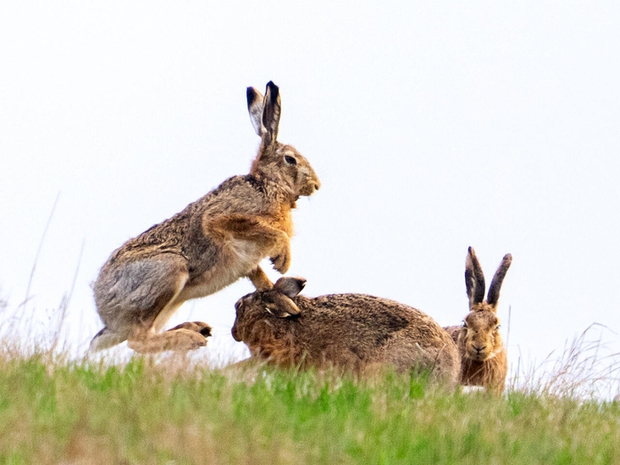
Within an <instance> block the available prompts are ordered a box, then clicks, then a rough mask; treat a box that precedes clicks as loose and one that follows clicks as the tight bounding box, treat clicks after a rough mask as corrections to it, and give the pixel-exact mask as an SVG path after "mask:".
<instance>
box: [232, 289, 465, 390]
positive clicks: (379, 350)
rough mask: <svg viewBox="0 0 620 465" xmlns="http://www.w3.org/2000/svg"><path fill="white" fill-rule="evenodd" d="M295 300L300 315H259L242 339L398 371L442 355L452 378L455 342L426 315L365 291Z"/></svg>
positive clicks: (318, 359) (302, 357)
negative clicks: (364, 292)
mask: <svg viewBox="0 0 620 465" xmlns="http://www.w3.org/2000/svg"><path fill="white" fill-rule="evenodd" d="M293 300H294V302H295V303H296V304H297V306H298V307H299V309H300V315H299V316H298V317H296V318H286V319H283V318H276V317H273V316H272V315H269V314H263V315H262V318H260V319H259V320H258V321H256V322H255V323H254V324H253V325H252V330H251V331H250V332H248V331H247V330H246V331H244V333H245V334H244V335H243V337H242V339H243V340H244V342H246V343H247V344H248V346H249V347H250V350H251V351H252V352H253V353H255V354H257V355H259V356H261V357H263V358H264V357H267V358H269V357H271V358H272V359H274V358H278V357H281V358H284V359H285V360H287V361H289V360H288V359H290V362H296V363H300V362H304V363H308V364H315V365H324V364H326V363H330V364H333V365H338V366H344V367H346V368H349V369H353V370H356V371H359V370H361V369H363V368H364V367H366V366H370V365H372V364H375V365H376V364H377V363H379V364H390V365H394V366H396V367H397V368H398V369H408V368H413V367H415V366H423V367H426V368H431V369H432V368H435V367H436V364H437V361H438V360H439V359H441V362H440V365H441V367H439V369H440V370H447V371H449V372H451V373H450V374H448V376H447V377H448V378H450V381H451V382H456V376H457V373H458V366H459V362H458V353H457V350H456V346H455V345H454V343H453V342H452V340H451V339H450V337H449V336H448V335H447V333H445V331H443V330H442V329H441V327H440V326H439V325H438V324H437V323H436V322H435V321H434V320H433V319H432V318H431V317H429V316H428V315H426V314H425V313H423V312H421V311H419V310H417V309H415V308H413V307H409V306H406V305H403V304H400V303H397V302H394V301H391V300H388V299H382V298H378V297H374V296H369V295H364V294H332V295H325V296H321V297H316V298H307V297H304V296H297V297H295V298H294V299H293ZM442 354H443V355H442ZM287 357H288V359H287ZM444 365H445V366H444Z"/></svg>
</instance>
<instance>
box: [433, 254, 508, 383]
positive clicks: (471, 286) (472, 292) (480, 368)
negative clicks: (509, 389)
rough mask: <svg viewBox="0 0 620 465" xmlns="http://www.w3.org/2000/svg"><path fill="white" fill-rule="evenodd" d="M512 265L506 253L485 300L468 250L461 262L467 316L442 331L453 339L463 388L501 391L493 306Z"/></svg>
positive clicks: (503, 370) (502, 351)
mask: <svg viewBox="0 0 620 465" xmlns="http://www.w3.org/2000/svg"><path fill="white" fill-rule="evenodd" d="M511 263H512V255H510V254H506V255H505V256H504V258H503V259H502V262H501V263H500V265H499V268H498V269H497V271H496V272H495V276H493V280H492V281H491V286H490V287H489V293H488V294H487V300H484V291H485V283H484V274H483V273H482V267H481V266H480V262H479V261H478V258H477V257H476V253H475V252H474V249H473V248H472V247H469V250H468V253H467V260H466V262H465V287H466V288H467V297H468V298H469V314H468V315H467V316H466V317H465V320H463V325H462V326H449V327H446V328H444V329H445V330H446V331H447V332H448V333H449V334H450V335H451V336H452V339H454V342H456V345H457V346H458V349H459V353H460V355H461V374H460V379H459V382H460V383H461V384H463V385H466V386H483V387H484V388H486V389H487V390H488V391H492V392H495V393H498V394H501V393H502V392H504V388H505V383H506V374H507V373H508V358H507V355H506V347H505V346H504V343H503V342H502V337H501V335H500V333H499V318H498V317H497V303H498V301H499V291H500V288H501V287H502V282H503V281H504V277H505V276H506V272H507V271H508V268H510V264H511Z"/></svg>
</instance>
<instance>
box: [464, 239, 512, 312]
mask: <svg viewBox="0 0 620 465" xmlns="http://www.w3.org/2000/svg"><path fill="white" fill-rule="evenodd" d="M511 263H512V255H510V254H506V255H504V258H503V259H502V262H501V263H500V265H499V267H498V268H497V271H496V272H495V276H493V280H492V281H491V286H490V287H489V293H488V294H487V302H488V304H489V305H490V306H491V307H492V308H493V309H494V310H495V309H496V308H497V302H498V301H499V291H500V289H501V287H502V283H503V282H504V278H505V277H506V272H507V271H508V268H510V264H511ZM465 288H466V289H467V297H468V298H469V306H470V307H473V306H474V305H476V304H479V303H481V302H482V301H483V300H484V291H485V282H484V273H483V272H482V267H481V266H480V262H479V261H478V257H476V252H475V251H474V248H473V247H470V248H469V249H468V250H467V259H466V260H465Z"/></svg>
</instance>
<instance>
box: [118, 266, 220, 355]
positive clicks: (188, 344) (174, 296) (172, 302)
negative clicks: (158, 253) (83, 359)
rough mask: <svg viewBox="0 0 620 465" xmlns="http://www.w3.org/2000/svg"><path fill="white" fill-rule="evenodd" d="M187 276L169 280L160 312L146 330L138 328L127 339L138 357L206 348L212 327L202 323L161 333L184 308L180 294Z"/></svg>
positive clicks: (194, 323) (190, 324)
mask: <svg viewBox="0 0 620 465" xmlns="http://www.w3.org/2000/svg"><path fill="white" fill-rule="evenodd" d="M188 279H189V274H188V273H187V272H183V273H180V274H178V275H177V276H174V277H173V279H168V283H167V286H166V287H167V288H168V290H167V292H165V293H162V298H165V302H166V303H165V304H164V306H163V308H162V309H161V310H160V311H159V312H158V313H157V315H156V316H155V318H154V320H152V323H151V324H150V327H148V328H139V329H138V330H137V331H136V332H134V335H133V336H132V337H130V338H129V339H128V345H129V347H130V348H131V349H133V350H135V351H136V352H140V353H156V352H163V351H166V350H177V351H188V350H195V349H198V348H200V347H204V346H206V345H207V337H208V336H210V335H211V327H210V326H209V325H208V324H206V323H203V322H200V321H196V322H186V323H182V324H180V325H178V326H175V327H174V328H172V329H170V330H168V331H166V332H164V333H160V331H161V329H162V328H163V327H164V325H165V324H166V323H167V322H168V320H169V319H170V318H171V317H172V315H174V313H175V312H176V311H177V309H178V308H179V307H180V306H181V305H182V304H183V302H184V301H183V300H179V299H178V297H179V294H180V293H181V291H182V290H183V288H184V287H185V284H186V283H187V281H188Z"/></svg>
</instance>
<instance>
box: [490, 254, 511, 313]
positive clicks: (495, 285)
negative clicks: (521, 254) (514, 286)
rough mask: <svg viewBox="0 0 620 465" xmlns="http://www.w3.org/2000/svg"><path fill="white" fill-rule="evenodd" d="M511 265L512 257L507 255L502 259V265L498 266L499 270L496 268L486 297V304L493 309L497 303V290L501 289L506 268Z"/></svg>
mask: <svg viewBox="0 0 620 465" xmlns="http://www.w3.org/2000/svg"><path fill="white" fill-rule="evenodd" d="M511 263H512V255H510V254H509V253H508V254H506V255H504V258H502V263H500V264H499V268H497V271H496V272H495V276H493V280H492V281H491V286H489V293H488V295H487V302H489V304H490V305H491V306H493V307H496V306H497V302H498V301H499V290H500V289H501V287H502V283H503V282H504V278H505V277H506V272H507V271H508V268H510V264H511Z"/></svg>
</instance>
